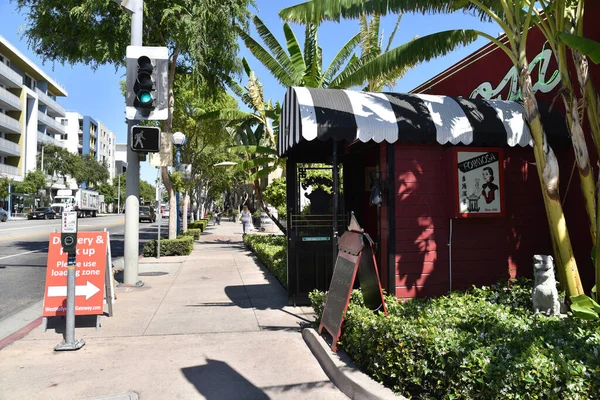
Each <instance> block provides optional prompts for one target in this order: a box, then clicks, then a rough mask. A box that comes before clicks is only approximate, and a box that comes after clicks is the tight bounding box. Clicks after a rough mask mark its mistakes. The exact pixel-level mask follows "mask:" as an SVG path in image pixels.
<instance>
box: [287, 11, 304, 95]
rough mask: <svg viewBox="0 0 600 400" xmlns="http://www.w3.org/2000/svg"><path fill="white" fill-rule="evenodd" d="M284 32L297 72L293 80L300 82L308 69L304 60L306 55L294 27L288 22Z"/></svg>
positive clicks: (295, 82)
mask: <svg viewBox="0 0 600 400" xmlns="http://www.w3.org/2000/svg"><path fill="white" fill-rule="evenodd" d="M283 32H284V34H285V39H286V41H287V48H288V52H289V53H290V58H291V60H292V64H294V71H295V73H294V75H293V77H292V80H293V81H294V84H298V83H299V82H300V79H302V77H303V76H304V73H305V71H306V63H305V62H304V57H303V55H302V51H301V50H300V44H298V39H296V35H294V31H292V28H290V26H289V25H288V24H287V23H285V24H283ZM284 86H293V85H284Z"/></svg>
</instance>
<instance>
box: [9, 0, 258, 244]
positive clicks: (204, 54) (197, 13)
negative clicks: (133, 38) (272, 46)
mask: <svg viewBox="0 0 600 400" xmlns="http://www.w3.org/2000/svg"><path fill="white" fill-rule="evenodd" d="M14 1H16V3H17V6H18V8H19V10H21V11H23V12H24V13H25V15H26V19H27V27H26V28H25V29H24V34H25V36H26V37H27V38H28V42H29V45H30V47H31V48H32V49H34V51H35V52H36V54H38V55H39V56H40V57H41V58H42V59H44V60H53V61H58V62H62V63H69V64H75V63H84V64H87V65H92V66H93V67H95V66H98V65H103V64H112V65H115V66H122V65H124V62H125V50H126V47H127V45H128V44H129V42H130V27H131V22H130V21H131V17H130V16H129V15H128V14H127V13H124V12H123V11H122V10H121V9H120V7H119V5H118V4H116V3H115V2H112V1H108V0H46V1H43V2H39V1H37V0H14ZM144 3H145V7H144V23H145V27H146V29H144V31H143V35H144V36H143V42H144V45H146V46H167V47H168V48H169V61H170V66H169V73H168V81H169V83H168V87H169V96H170V101H169V105H170V107H169V117H168V119H167V120H166V121H165V124H164V129H163V132H164V133H165V134H166V135H167V136H169V135H170V134H171V132H172V126H173V120H172V111H173V109H172V107H171V105H173V104H174V101H173V97H174V94H173V81H174V77H175V71H176V69H178V70H179V71H180V72H185V73H189V74H191V75H193V77H194V79H196V81H197V82H202V83H204V84H205V85H204V86H203V87H204V88H205V89H206V93H205V94H207V95H209V96H212V94H214V93H216V92H218V90H219V88H221V86H222V85H221V77H222V76H228V75H232V74H235V73H236V72H237V71H238V70H239V65H238V64H237V59H236V57H235V54H236V53H237V50H238V45H237V42H236V38H237V35H236V32H235V29H234V26H236V25H242V26H245V25H246V19H247V15H248V10H247V7H248V5H249V4H250V3H251V0H220V1H219V2H214V1H208V0H205V1H192V0H146V1H145V2H144ZM64 38H77V45H73V43H72V42H70V41H68V40H64ZM162 178H163V183H164V185H165V187H166V188H167V190H168V192H169V198H170V207H171V208H173V209H174V208H175V204H174V203H175V198H174V191H173V188H172V187H171V182H170V180H169V175H168V171H167V168H166V167H163V169H162ZM171 215H172V214H171ZM176 222H177V220H176V218H175V216H172V217H171V218H170V220H169V238H174V237H175V235H176V232H175V231H176Z"/></svg>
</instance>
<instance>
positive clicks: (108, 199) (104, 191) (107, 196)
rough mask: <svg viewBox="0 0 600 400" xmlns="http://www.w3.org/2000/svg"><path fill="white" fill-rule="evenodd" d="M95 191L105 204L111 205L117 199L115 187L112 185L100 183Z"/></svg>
mask: <svg viewBox="0 0 600 400" xmlns="http://www.w3.org/2000/svg"><path fill="white" fill-rule="evenodd" d="M96 190H97V191H98V193H100V194H101V195H102V196H104V202H105V203H112V201H113V200H114V199H116V198H117V191H116V187H115V185H113V184H112V183H109V182H102V183H101V184H99V185H98V186H96Z"/></svg>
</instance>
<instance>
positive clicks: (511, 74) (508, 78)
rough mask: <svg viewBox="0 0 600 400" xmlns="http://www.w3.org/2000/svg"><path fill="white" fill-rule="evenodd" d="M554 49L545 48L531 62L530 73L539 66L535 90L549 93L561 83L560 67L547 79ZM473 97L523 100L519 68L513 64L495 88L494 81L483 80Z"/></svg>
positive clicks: (471, 96) (534, 85)
mask: <svg viewBox="0 0 600 400" xmlns="http://www.w3.org/2000/svg"><path fill="white" fill-rule="evenodd" d="M544 46H545V45H544ZM552 57H553V54H552V50H550V49H546V48H544V49H543V50H542V51H541V52H540V53H539V54H538V55H537V56H536V57H535V58H534V59H533V60H531V63H530V64H529V73H530V74H531V73H532V72H533V71H534V69H536V68H537V72H538V74H537V75H538V79H537V81H536V82H535V83H534V84H533V92H534V93H535V92H537V91H541V92H542V93H549V92H551V91H552V90H554V88H555V87H556V86H557V85H558V84H559V83H560V71H559V70H558V68H557V69H556V71H554V72H553V73H552V75H551V76H550V78H548V79H547V80H546V76H547V75H548V67H549V66H550V60H551V59H552ZM507 86H508V94H507V96H506V98H503V97H502V92H503V91H504V89H505V88H506V87H507ZM469 97H470V98H472V99H476V98H478V97H481V98H483V99H485V100H511V101H517V100H522V99H523V97H522V96H521V91H520V90H519V75H518V74H517V68H516V67H515V66H513V67H512V68H511V69H509V70H508V72H507V73H506V75H504V78H502V80H501V81H500V83H499V84H498V86H496V87H495V88H494V86H493V85H492V83H490V82H483V83H481V84H480V85H479V86H477V88H475V90H473V92H471V95H470V96H469Z"/></svg>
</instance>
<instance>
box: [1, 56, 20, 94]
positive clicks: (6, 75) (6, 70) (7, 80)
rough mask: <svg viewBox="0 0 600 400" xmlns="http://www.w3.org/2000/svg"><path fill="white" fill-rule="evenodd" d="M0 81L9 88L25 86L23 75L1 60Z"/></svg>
mask: <svg viewBox="0 0 600 400" xmlns="http://www.w3.org/2000/svg"><path fill="white" fill-rule="evenodd" d="M0 82H2V83H3V84H4V86H6V87H9V88H20V87H21V86H23V77H22V76H21V75H19V74H18V73H16V72H15V71H13V70H12V69H10V67H9V66H8V65H6V64H4V63H1V62H0Z"/></svg>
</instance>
